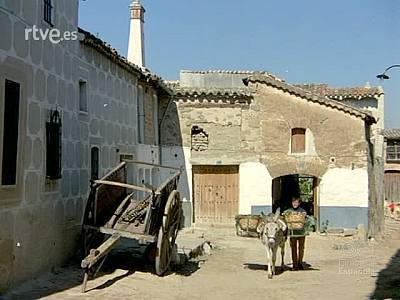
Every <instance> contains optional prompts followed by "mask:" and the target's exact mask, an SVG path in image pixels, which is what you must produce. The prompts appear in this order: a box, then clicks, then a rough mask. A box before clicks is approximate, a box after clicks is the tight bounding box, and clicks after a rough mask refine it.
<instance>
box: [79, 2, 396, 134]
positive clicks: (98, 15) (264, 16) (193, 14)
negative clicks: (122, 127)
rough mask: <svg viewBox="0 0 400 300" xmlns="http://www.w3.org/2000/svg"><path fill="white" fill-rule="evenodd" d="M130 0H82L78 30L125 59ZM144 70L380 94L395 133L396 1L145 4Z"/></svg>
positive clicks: (169, 76)
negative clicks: (261, 78) (227, 73)
mask: <svg viewBox="0 0 400 300" xmlns="http://www.w3.org/2000/svg"><path fill="white" fill-rule="evenodd" d="M129 3H130V0H112V1H111V0H86V1H80V15H79V25H80V26H81V27H82V28H84V29H86V30H89V31H91V32H92V33H94V34H98V36H99V37H100V38H101V39H103V40H105V41H107V42H109V43H110V44H111V45H113V47H115V48H116V49H117V50H118V51H119V52H120V53H121V54H122V55H124V56H126V53H127V47H128V35H129V9H128V7H129ZM142 3H143V4H144V6H145V8H146V16H145V18H146V24H145V35H146V65H147V67H148V68H149V69H151V70H152V71H153V72H154V73H157V74H158V75H161V76H162V77H163V78H165V79H178V77H179V70H181V69H191V70H209V69H216V70H265V71H268V72H271V73H274V74H276V75H278V76H280V77H283V78H284V79H286V80H287V81H288V82H291V83H309V82H313V83H321V82H324V83H328V84H329V85H331V86H337V87H341V86H363V85H365V83H366V82H367V81H369V82H370V83H371V84H372V85H382V86H383V87H384V89H385V112H386V127H399V128H400V118H399V112H400V69H393V70H392V71H391V72H390V74H389V75H391V79H390V80H388V81H385V82H381V81H379V80H378V79H376V77H375V76H376V74H378V73H381V72H382V71H383V70H384V69H385V68H386V67H387V66H389V65H392V64H400V1H399V0H334V1H333V0H332V1H324V0H297V1H293V0H280V1H270V0H248V1H241V0H203V1H199V0H168V1H167V0H159V1H154V0H153V1H151V0H143V1H142Z"/></svg>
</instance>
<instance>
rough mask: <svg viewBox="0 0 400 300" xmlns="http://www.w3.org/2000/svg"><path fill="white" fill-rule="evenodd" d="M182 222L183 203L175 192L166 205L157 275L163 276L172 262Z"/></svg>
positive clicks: (157, 257) (158, 242)
mask: <svg viewBox="0 0 400 300" xmlns="http://www.w3.org/2000/svg"><path fill="white" fill-rule="evenodd" d="M180 220H181V201H180V199H179V193H178V192H177V191H176V190H173V191H172V192H171V193H170V194H169V197H168V201H167V204H166V205H165V210H164V216H163V219H162V225H161V227H160V230H159V232H158V237H157V255H156V273H157V275H159V276H161V275H163V274H164V273H165V272H166V271H167V270H168V267H169V264H170V262H171V258H172V254H173V249H174V246H175V240H176V236H177V235H178V231H179V227H180V226H179V225H180Z"/></svg>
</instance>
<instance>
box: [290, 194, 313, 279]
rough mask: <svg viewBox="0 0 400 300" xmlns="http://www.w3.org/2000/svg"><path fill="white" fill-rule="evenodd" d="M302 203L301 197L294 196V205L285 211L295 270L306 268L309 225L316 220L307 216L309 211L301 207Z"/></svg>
mask: <svg viewBox="0 0 400 300" xmlns="http://www.w3.org/2000/svg"><path fill="white" fill-rule="evenodd" d="M300 204H301V201H300V199H299V198H298V197H293V198H292V207H291V208H289V209H287V210H285V211H284V212H283V215H284V217H285V221H286V223H287V225H288V229H289V232H288V234H289V237H290V247H291V249H292V261H293V268H292V270H293V271H298V270H304V266H303V257H304V245H305V242H306V235H308V227H309V226H312V225H313V222H314V221H313V218H311V217H308V216H307V212H306V211H305V210H304V209H303V208H301V207H300ZM314 225H315V224H314Z"/></svg>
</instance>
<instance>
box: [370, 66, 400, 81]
mask: <svg viewBox="0 0 400 300" xmlns="http://www.w3.org/2000/svg"><path fill="white" fill-rule="evenodd" d="M392 68H400V65H393V66H390V67H388V68H386V70H385V71H384V72H383V73H382V74H378V75H376V77H377V78H379V79H381V80H386V79H389V78H390V77H389V75H387V74H386V72H387V71H389V70H390V69H392Z"/></svg>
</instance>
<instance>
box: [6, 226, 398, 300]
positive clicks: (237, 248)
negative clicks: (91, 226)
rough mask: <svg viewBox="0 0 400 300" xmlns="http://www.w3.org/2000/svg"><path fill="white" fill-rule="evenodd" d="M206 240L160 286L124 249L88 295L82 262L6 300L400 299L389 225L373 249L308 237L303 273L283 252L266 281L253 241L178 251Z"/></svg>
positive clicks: (197, 236) (213, 237) (194, 236)
mask: <svg viewBox="0 0 400 300" xmlns="http://www.w3.org/2000/svg"><path fill="white" fill-rule="evenodd" d="M205 240H209V241H211V242H212V243H213V244H214V249H213V253H212V255H210V256H206V257H200V258H197V259H195V260H192V261H189V262H188V263H186V264H185V265H183V266H180V267H179V268H177V269H176V270H174V271H173V272H171V273H169V274H167V276H165V277H162V278H160V277H157V276H156V275H154V274H153V270H152V266H149V265H144V264H143V263H141V261H140V260H138V259H137V255H136V256H135V255H132V254H135V253H136V254H138V253H139V252H140V251H139V249H138V248H135V245H129V243H124V245H123V246H121V247H119V248H118V249H117V250H116V251H114V252H113V253H112V255H110V256H109V258H107V261H106V263H105V264H104V266H103V268H102V271H101V272H100V273H99V274H98V276H97V278H96V279H95V280H91V281H89V283H88V292H87V293H85V294H82V293H81V292H80V283H81V280H82V272H81V270H80V269H79V262H74V263H71V264H70V265H69V266H67V267H65V268H62V269H59V270H56V271H54V272H53V273H52V274H48V275H46V276H43V277H41V278H38V279H35V280H32V281H30V282H28V283H26V284H24V285H23V286H21V287H19V288H17V289H15V290H14V291H12V292H11V293H10V294H8V295H6V296H3V299H38V298H43V299H335V300H336V299H340V300H344V299H400V222H399V221H393V220H387V226H386V234H385V238H384V239H380V240H376V241H369V242H363V241H359V240H355V239H354V238H351V237H346V238H345V237H334V236H322V235H318V234H313V235H311V236H309V237H307V240H306V254H305V261H306V263H307V268H306V270H304V271H297V272H293V271H290V270H289V269H290V267H291V260H290V253H289V250H290V249H289V245H288V244H287V245H286V255H285V264H286V267H285V268H284V269H283V270H279V269H278V274H277V275H276V276H274V278H273V279H271V280H269V279H268V278H267V273H266V271H265V268H266V266H265V264H266V259H265V257H266V256H265V252H264V249H263V247H262V245H261V243H260V241H259V240H258V239H256V238H243V237H237V236H235V234H234V232H233V230H232V229H226V228H225V229H215V228H212V229H196V230H185V231H183V232H181V233H180V236H179V240H178V244H179V248H183V247H184V248H185V249H190V248H193V247H195V246H196V245H198V244H200V243H201V242H202V241H205ZM279 260H280V255H278V261H279ZM0 298H1V297H0Z"/></svg>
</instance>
